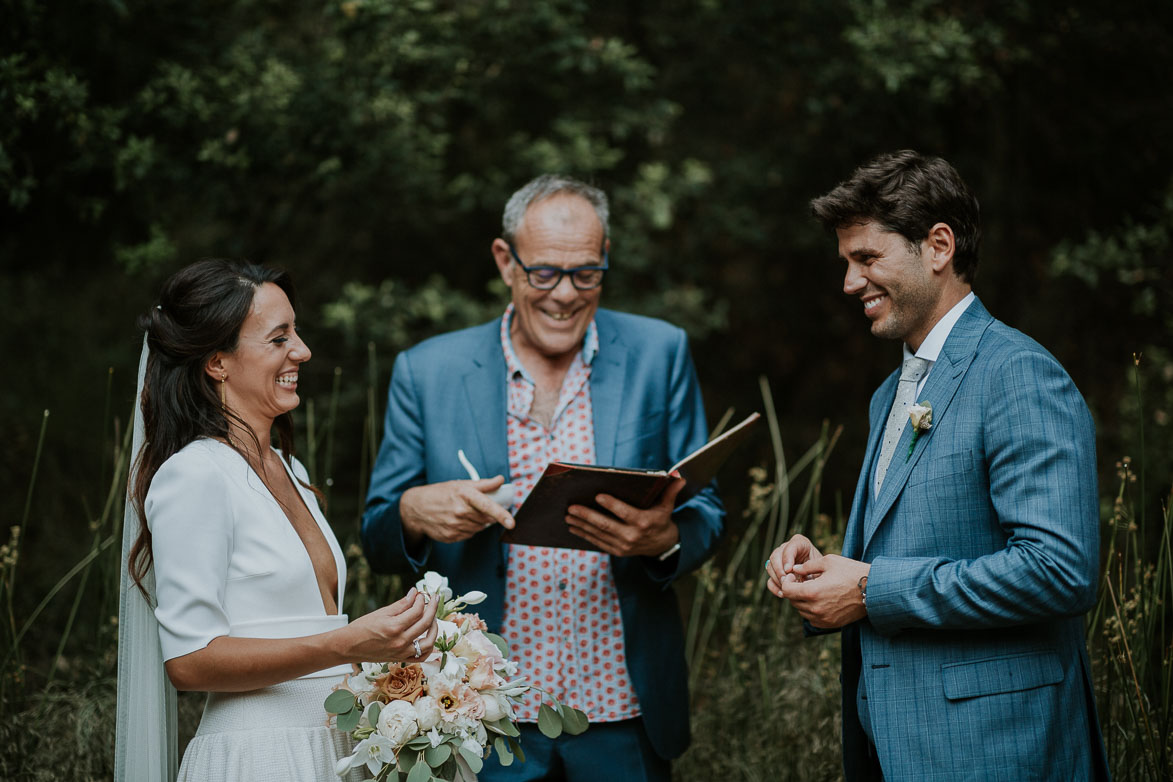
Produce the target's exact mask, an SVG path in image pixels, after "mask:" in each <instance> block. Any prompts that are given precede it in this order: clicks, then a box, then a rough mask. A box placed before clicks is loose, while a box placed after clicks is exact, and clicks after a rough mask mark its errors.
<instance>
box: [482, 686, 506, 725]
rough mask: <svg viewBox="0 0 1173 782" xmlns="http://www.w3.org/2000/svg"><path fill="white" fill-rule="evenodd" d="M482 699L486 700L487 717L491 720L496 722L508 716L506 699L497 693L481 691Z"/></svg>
mask: <svg viewBox="0 0 1173 782" xmlns="http://www.w3.org/2000/svg"><path fill="white" fill-rule="evenodd" d="M481 700H482V701H484V702H485V719H487V720H488V721H489V722H496V721H497V720H499V719H501V718H502V717H504V716H506V711H505V709H506V706H507V704H506V703H505V699H504V698H502V697H500V696H498V695H497V694H496V693H483V692H482V693H481Z"/></svg>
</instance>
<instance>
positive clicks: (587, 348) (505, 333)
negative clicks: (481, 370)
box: [501, 302, 599, 383]
mask: <svg viewBox="0 0 1173 782" xmlns="http://www.w3.org/2000/svg"><path fill="white" fill-rule="evenodd" d="M512 326H513V302H509V306H508V307H506V308H505V314H504V315H503V316H502V317H501V349H502V350H503V351H504V352H505V368H506V370H507V372H508V374H509V377H511V378H512V377H516V376H518V375H521V377H522V378H524V379H525V380H526V381H528V382H530V383H532V382H534V379H533V377H531V376H530V373H529V372H527V371H526V370H525V366H523V365H522V363H521V361H520V360H519V359H518V358H517V354H516V353H514V352H513V340H511V339H510V338H509V330H510V329H511V328H512ZM598 354H599V327H598V326H596V325H595V319H594V318H591V322H590V323H589V324H588V325H587V330H586V335H585V336H584V337H583V338H582V354H581V355H582V363H583V365H584V366H588V367H589V366H590V365H591V363H592V362H593V361H594V360H595V356H597V355H598Z"/></svg>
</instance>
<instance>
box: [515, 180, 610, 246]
mask: <svg viewBox="0 0 1173 782" xmlns="http://www.w3.org/2000/svg"><path fill="white" fill-rule="evenodd" d="M559 193H568V194H570V195H576V196H578V197H580V198H583V199H585V200H586V202H587V203H589V204H590V205H591V206H592V207H593V208H594V210H595V214H596V215H598V217H599V222H600V223H602V225H603V238H604V239H606V238H607V237H608V236H610V235H611V230H610V226H609V225H608V222H607V220H608V218H609V217H610V216H611V210H610V207H609V206H608V204H607V194H606V193H604V192H603V191H602V190H600V189H599V188H597V187H593V186H591V185H588V184H587V183H586V182H583V181H581V180H578V179H575V178H574V177H568V176H563V175H561V174H542V175H541V176H539V177H536V178H535V179H531V180H530V181H529V182H528V183H526V184H525V186H524V187H522V188H521V189H520V190H518V191H517V192H516V193H514V194H513V195H511V196H509V200H508V201H506V202H505V214H504V216H503V217H502V218H501V237H502V238H503V239H504V240H505V241H507V242H509V243H510V244H513V241H514V239H515V237H516V236H517V232H518V231H520V230H521V223H522V220H524V219H525V212H526V210H527V209H529V208H530V207H531V206H532V205H534V204H536V203H538V202H539V201H544V200H546V199H547V198H549V197H551V196H555V195H558V194H559Z"/></svg>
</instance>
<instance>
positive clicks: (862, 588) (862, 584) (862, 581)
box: [856, 576, 868, 608]
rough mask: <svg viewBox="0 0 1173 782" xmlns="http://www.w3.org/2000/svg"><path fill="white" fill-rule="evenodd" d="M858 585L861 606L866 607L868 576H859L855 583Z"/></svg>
mask: <svg viewBox="0 0 1173 782" xmlns="http://www.w3.org/2000/svg"><path fill="white" fill-rule="evenodd" d="M856 586H858V587H859V599H860V600H861V601H862V602H863V607H864V608H867V607H868V577H867V576H860V577H859V582H858V583H857V584H856Z"/></svg>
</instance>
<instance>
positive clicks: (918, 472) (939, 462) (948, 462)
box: [908, 448, 973, 487]
mask: <svg viewBox="0 0 1173 782" xmlns="http://www.w3.org/2000/svg"><path fill="white" fill-rule="evenodd" d="M969 472H973V451H971V450H969V449H968V448H967V449H965V450H964V451H955V452H953V453H947V454H945V455H943V456H934V455H933V454H932V452H929V453H926V454H925V455H924V456H923V457H921V460H920V462H919V463H918V464H917V465H916V469H915V470H913V472H912V475H910V476H909V478H908V485H909V486H910V487H912V486H919V485H920V484H922V483H928V482H929V481H941V480H943V479H945V478H948V477H949V476H951V475H962V474H965V473H969Z"/></svg>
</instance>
